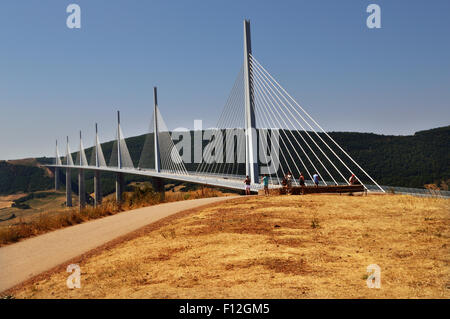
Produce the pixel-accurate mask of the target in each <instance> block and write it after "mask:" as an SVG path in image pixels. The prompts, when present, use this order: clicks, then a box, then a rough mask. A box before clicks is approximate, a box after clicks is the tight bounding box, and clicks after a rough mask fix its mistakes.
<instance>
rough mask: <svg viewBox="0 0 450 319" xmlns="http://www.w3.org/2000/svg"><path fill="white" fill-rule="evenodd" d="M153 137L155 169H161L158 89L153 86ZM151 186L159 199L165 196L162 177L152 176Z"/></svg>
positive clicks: (158, 170) (157, 170)
mask: <svg viewBox="0 0 450 319" xmlns="http://www.w3.org/2000/svg"><path fill="white" fill-rule="evenodd" d="M153 102H154V103H153V139H154V153H155V171H156V172H157V173H159V172H160V171H161V157H160V156H161V153H160V149H159V125H158V90H157V87H156V86H155V87H153ZM152 187H153V190H154V191H155V192H158V193H159V196H160V199H161V200H164V198H165V188H164V181H163V179H162V178H159V177H153V178H152Z"/></svg>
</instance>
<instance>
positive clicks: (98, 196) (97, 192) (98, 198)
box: [94, 123, 103, 207]
mask: <svg viewBox="0 0 450 319" xmlns="http://www.w3.org/2000/svg"><path fill="white" fill-rule="evenodd" d="M99 147H100V145H99V143H98V126H97V123H95V148H94V150H95V167H100V155H99ZM94 196H95V201H94V206H95V207H97V206H99V205H100V204H101V203H102V197H103V194H102V188H101V182H100V171H99V170H96V171H95V175H94Z"/></svg>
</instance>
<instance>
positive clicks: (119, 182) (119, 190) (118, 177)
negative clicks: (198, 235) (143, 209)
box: [116, 173, 124, 204]
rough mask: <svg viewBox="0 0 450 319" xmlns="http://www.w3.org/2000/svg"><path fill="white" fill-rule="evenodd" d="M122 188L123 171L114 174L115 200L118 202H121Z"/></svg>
mask: <svg viewBox="0 0 450 319" xmlns="http://www.w3.org/2000/svg"><path fill="white" fill-rule="evenodd" d="M123 189H124V182H123V173H117V175H116V202H117V203H118V204H120V203H121V202H122V194H123Z"/></svg>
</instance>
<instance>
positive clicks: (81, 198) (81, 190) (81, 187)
mask: <svg viewBox="0 0 450 319" xmlns="http://www.w3.org/2000/svg"><path fill="white" fill-rule="evenodd" d="M83 162H84V161H83V141H82V139H81V131H80V162H79V163H77V164H78V165H80V166H83V165H84V163H83ZM78 204H79V208H80V210H81V209H83V208H84V207H85V206H86V188H85V179H84V169H82V168H79V169H78Z"/></svg>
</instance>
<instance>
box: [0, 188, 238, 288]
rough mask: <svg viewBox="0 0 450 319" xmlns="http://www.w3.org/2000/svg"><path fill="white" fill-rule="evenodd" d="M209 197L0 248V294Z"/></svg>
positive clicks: (208, 200) (147, 209) (206, 201)
mask: <svg viewBox="0 0 450 319" xmlns="http://www.w3.org/2000/svg"><path fill="white" fill-rule="evenodd" d="M231 198H236V197H235V196H229V197H213V198H202V199H196V200H188V201H179V202H172V203H166V204H161V205H156V206H150V207H144V208H140V209H136V210H131V211H127V212H123V213H120V214H117V215H114V216H109V217H105V218H102V219H97V220H94V221H90V222H86V223H83V224H80V225H76V226H72V227H68V228H64V229H60V230H56V231H53V232H50V233H47V234H44V235H41V236H38V237H34V238H30V239H28V240H25V241H22V242H19V243H16V244H12V245H9V246H5V247H1V248H0V269H1V271H0V292H2V291H4V290H7V289H9V288H12V287H13V286H15V285H17V284H19V283H21V282H23V281H25V280H27V279H29V278H31V277H34V276H36V275H38V274H39V273H41V272H44V271H46V270H48V269H51V268H53V267H55V266H58V265H60V264H62V263H63V262H65V261H67V260H69V259H71V258H74V257H77V256H79V255H81V254H83V253H85V252H87V251H89V250H91V249H94V248H96V247H98V246H100V245H103V244H105V243H106V242H109V241H111V240H113V239H115V238H118V237H120V236H123V235H125V234H127V233H130V232H132V231H134V230H137V229H139V228H141V227H143V226H145V225H148V224H150V223H152V222H155V221H157V220H159V219H161V218H164V217H167V216H169V215H172V214H175V213H178V212H181V211H183V210H187V209H192V208H196V207H199V206H202V205H207V204H211V203H215V202H220V201H224V200H228V199H231Z"/></svg>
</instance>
